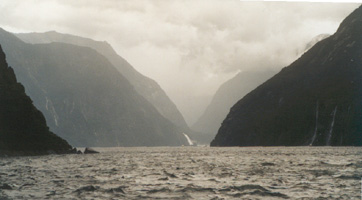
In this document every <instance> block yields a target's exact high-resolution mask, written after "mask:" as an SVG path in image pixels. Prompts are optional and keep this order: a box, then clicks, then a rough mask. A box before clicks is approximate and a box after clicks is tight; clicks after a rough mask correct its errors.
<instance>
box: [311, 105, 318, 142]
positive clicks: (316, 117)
mask: <svg viewBox="0 0 362 200" xmlns="http://www.w3.org/2000/svg"><path fill="white" fill-rule="evenodd" d="M315 110H316V111H315V129H314V135H313V137H312V141H311V142H310V144H309V146H312V145H313V142H314V140H315V138H316V137H317V130H318V113H319V102H318V101H317V105H316V109H315Z"/></svg>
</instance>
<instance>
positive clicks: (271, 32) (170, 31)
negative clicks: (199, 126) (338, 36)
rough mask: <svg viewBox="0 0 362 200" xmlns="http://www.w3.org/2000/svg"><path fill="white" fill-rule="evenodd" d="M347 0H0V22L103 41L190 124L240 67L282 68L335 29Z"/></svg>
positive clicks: (19, 29)
mask: <svg viewBox="0 0 362 200" xmlns="http://www.w3.org/2000/svg"><path fill="white" fill-rule="evenodd" d="M358 6H359V4H356V3H349V4H344V3H343V4H342V3H290V2H289V3H288V2H242V1H237V0H235V1H232V0H229V1H221V0H220V1H216V0H204V1H202V0H198V1H161V0H160V1H141V0H137V1H117V0H103V1H96V0H78V1H63V0H62V1H61V0H28V1H20V0H2V2H1V4H0V11H1V12H0V13H1V14H0V26H1V27H2V28H4V29H6V30H8V31H11V32H46V31H51V30H55V31H58V32H61V33H69V34H74V35H79V36H83V37H88V38H92V39H95V40H101V41H104V40H105V41H108V42H109V43H110V44H111V45H112V46H113V47H114V48H115V49H116V51H117V52H118V53H119V55H121V56H122V57H124V58H125V59H126V60H128V61H129V62H130V63H131V64H132V65H133V66H134V67H135V68H136V69H137V70H138V71H140V72H141V73H143V74H144V75H146V76H148V77H150V78H152V79H154V80H156V81H157V82H158V83H159V84H160V85H161V87H162V88H163V89H164V90H165V91H166V93H167V94H168V95H169V96H170V98H171V99H172V100H173V101H174V102H175V103H176V105H177V106H178V108H179V109H180V111H181V113H182V114H183V115H184V117H185V120H186V121H187V122H188V123H189V124H192V123H194V122H195V121H196V120H197V118H198V117H199V116H200V115H201V114H202V111H203V110H204V109H205V107H206V106H207V105H208V102H209V101H210V100H211V98H212V96H213V95H214V93H215V91H216V90H217V89H218V87H219V86H220V84H222V83H223V82H225V81H226V80H228V79H230V78H231V77H233V76H234V75H235V74H237V73H238V72H240V71H247V70H249V71H250V70H259V71H260V70H265V69H281V68H282V67H284V66H286V65H288V64H290V63H291V62H292V61H294V60H295V59H296V58H297V57H298V56H300V55H301V53H302V52H303V51H304V48H305V45H306V44H307V43H308V42H309V41H310V40H312V38H313V37H315V36H317V35H319V34H324V33H329V34H332V33H334V32H335V30H336V29H337V27H338V25H339V23H340V22H341V21H342V20H343V19H344V18H345V17H346V16H347V15H348V14H349V13H350V12H352V10H354V9H355V8H357V7H358Z"/></svg>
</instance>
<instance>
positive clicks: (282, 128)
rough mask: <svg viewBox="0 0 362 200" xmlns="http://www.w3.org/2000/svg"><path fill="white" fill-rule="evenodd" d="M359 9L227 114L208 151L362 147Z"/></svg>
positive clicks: (361, 10)
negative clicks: (229, 148)
mask: <svg viewBox="0 0 362 200" xmlns="http://www.w3.org/2000/svg"><path fill="white" fill-rule="evenodd" d="M361 35H362V7H359V8H358V9H356V10H355V11H354V12H353V13H352V14H350V15H349V16H348V17H347V18H346V19H345V20H344V21H343V22H342V23H341V25H340V27H339V28H338V30H337V32H336V33H335V34H334V35H332V36H330V37H328V38H326V39H324V40H322V41H320V42H319V43H317V44H316V45H314V46H313V47H312V48H311V49H310V50H309V51H307V52H306V53H305V54H304V55H303V56H302V57H300V58H299V59H298V60H296V61H295V62H294V63H292V64H291V65H290V66H288V67H286V68H284V69H283V70H282V71H281V72H279V73H278V74H277V75H275V76H274V77H273V78H271V79H270V80H268V81H267V82H265V83H264V84H262V85H261V86H259V87H258V88H257V89H255V90H254V91H252V92H251V93H249V94H248V95H246V96H245V97H244V98H242V99H241V100H240V101H239V102H238V103H236V104H235V105H234V106H233V107H232V108H231V110H230V113H229V114H228V115H227V117H226V119H225V120H224V121H223V124H222V126H221V128H220V129H219V131H218V134H217V136H216V137H215V139H214V140H213V141H212V143H211V145H212V146H255V145H258V146H259V145H264V146H270V145H333V146H337V145H358V146H361V145H362V123H361V122H362V103H361V102H362V89H361V88H362V78H361V77H362V68H361V67H362V37H361Z"/></svg>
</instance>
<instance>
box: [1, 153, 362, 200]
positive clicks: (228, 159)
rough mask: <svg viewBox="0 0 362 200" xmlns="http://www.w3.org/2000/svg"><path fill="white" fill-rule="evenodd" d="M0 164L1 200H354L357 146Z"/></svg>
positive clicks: (361, 163)
mask: <svg viewBox="0 0 362 200" xmlns="http://www.w3.org/2000/svg"><path fill="white" fill-rule="evenodd" d="M97 150H99V151H101V153H100V154H92V155H50V156H41V157H18V158H1V159H0V187H2V186H4V185H3V184H7V185H8V186H10V187H11V188H12V189H11V190H9V189H2V190H1V189H0V199H316V198H319V199H361V176H362V159H361V158H362V154H361V153H362V148H351V147H348V148H347V147H342V148H341V147H340V148H334V147H288V148H286V147H279V148H276V147H270V148H269V147H255V148H254V147H252V148H209V147H179V148H169V147H159V148H146V147H143V148H104V149H97Z"/></svg>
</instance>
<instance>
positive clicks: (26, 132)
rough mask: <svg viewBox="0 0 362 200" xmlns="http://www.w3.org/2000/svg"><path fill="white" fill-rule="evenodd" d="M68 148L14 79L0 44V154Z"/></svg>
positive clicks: (65, 151) (35, 152)
mask: <svg viewBox="0 0 362 200" xmlns="http://www.w3.org/2000/svg"><path fill="white" fill-rule="evenodd" d="M71 150H72V147H71V146H70V145H69V144H68V143H67V142H66V141H65V140H63V139H61V138H59V137H58V136H56V135H55V134H54V133H52V132H50V131H49V128H48V126H47V125H46V122H45V118H44V116H43V115H42V113H41V112H40V111H38V110H37V109H36V108H35V107H34V105H33V104H32V101H31V99H30V98H29V97H28V96H27V95H26V94H25V91H24V87H23V86H22V85H21V84H20V83H18V82H17V80H16V77H15V74H14V71H13V69H12V68H11V67H8V64H7V63H6V60H5V54H4V52H3V51H2V48H1V47H0V156H2V155H41V154H48V153H69V152H70V151H71Z"/></svg>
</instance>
